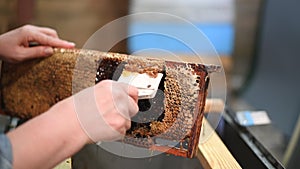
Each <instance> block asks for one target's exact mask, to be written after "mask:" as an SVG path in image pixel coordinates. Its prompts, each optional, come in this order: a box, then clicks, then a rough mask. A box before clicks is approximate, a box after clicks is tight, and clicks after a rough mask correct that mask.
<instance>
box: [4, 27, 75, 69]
mask: <svg viewBox="0 0 300 169" xmlns="http://www.w3.org/2000/svg"><path fill="white" fill-rule="evenodd" d="M31 42H34V43H38V44H39V45H38V46H34V47H30V46H29V44H30V43H31ZM52 47H61V48H73V47H75V44H74V43H71V42H68V41H65V40H61V39H59V37H58V35H57V33H56V31H55V30H53V29H50V28H46V27H37V26H32V25H25V26H22V27H20V28H17V29H14V30H12V31H9V32H7V33H4V34H2V35H0V58H1V59H2V60H5V61H8V62H11V63H17V62H21V61H24V60H27V59H31V58H37V57H46V56H50V55H52V54H53V49H52Z"/></svg>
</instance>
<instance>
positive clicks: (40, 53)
mask: <svg viewBox="0 0 300 169" xmlns="http://www.w3.org/2000/svg"><path fill="white" fill-rule="evenodd" d="M53 52H54V51H53V48H52V47H49V46H35V47H30V48H26V47H25V48H23V49H21V52H20V53H21V54H22V56H24V57H25V56H26V59H31V58H38V57H47V56H50V55H52V54H53Z"/></svg>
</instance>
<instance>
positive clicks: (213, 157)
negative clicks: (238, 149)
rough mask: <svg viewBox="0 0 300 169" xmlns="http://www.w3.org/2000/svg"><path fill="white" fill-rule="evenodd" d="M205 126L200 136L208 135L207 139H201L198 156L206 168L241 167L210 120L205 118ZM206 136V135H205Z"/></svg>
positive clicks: (227, 168) (226, 168)
mask: <svg viewBox="0 0 300 169" xmlns="http://www.w3.org/2000/svg"><path fill="white" fill-rule="evenodd" d="M202 124H203V127H202V133H201V136H200V138H205V137H207V140H204V141H200V143H199V145H198V152H197V157H198V159H199V160H200V163H201V164H202V166H203V168H205V169H212V168H213V169H216V168H217V169H222V168H224V169H229V168H232V169H237V168H241V166H240V165H239V164H238V162H237V161H236V160H235V158H234V157H233V156H232V154H231V153H230V152H229V150H228V149H227V147H226V146H225V145H224V143H223V142H222V140H221V139H220V137H219V136H218V135H217V134H216V133H215V131H214V129H213V128H212V127H211V126H210V124H209V123H208V121H207V120H206V119H205V118H203V122H202ZM207 135H209V136H207ZM203 136H204V137H203Z"/></svg>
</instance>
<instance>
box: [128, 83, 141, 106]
mask: <svg viewBox="0 0 300 169" xmlns="http://www.w3.org/2000/svg"><path fill="white" fill-rule="evenodd" d="M138 94H139V92H138V89H137V88H136V87H134V86H131V85H128V95H129V96H130V97H131V98H132V99H133V100H134V101H135V102H136V103H137V102H138Z"/></svg>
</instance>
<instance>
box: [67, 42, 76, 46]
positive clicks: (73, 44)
mask: <svg viewBox="0 0 300 169" xmlns="http://www.w3.org/2000/svg"><path fill="white" fill-rule="evenodd" d="M68 43H69V44H70V45H71V46H75V45H76V44H75V43H74V42H68Z"/></svg>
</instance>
